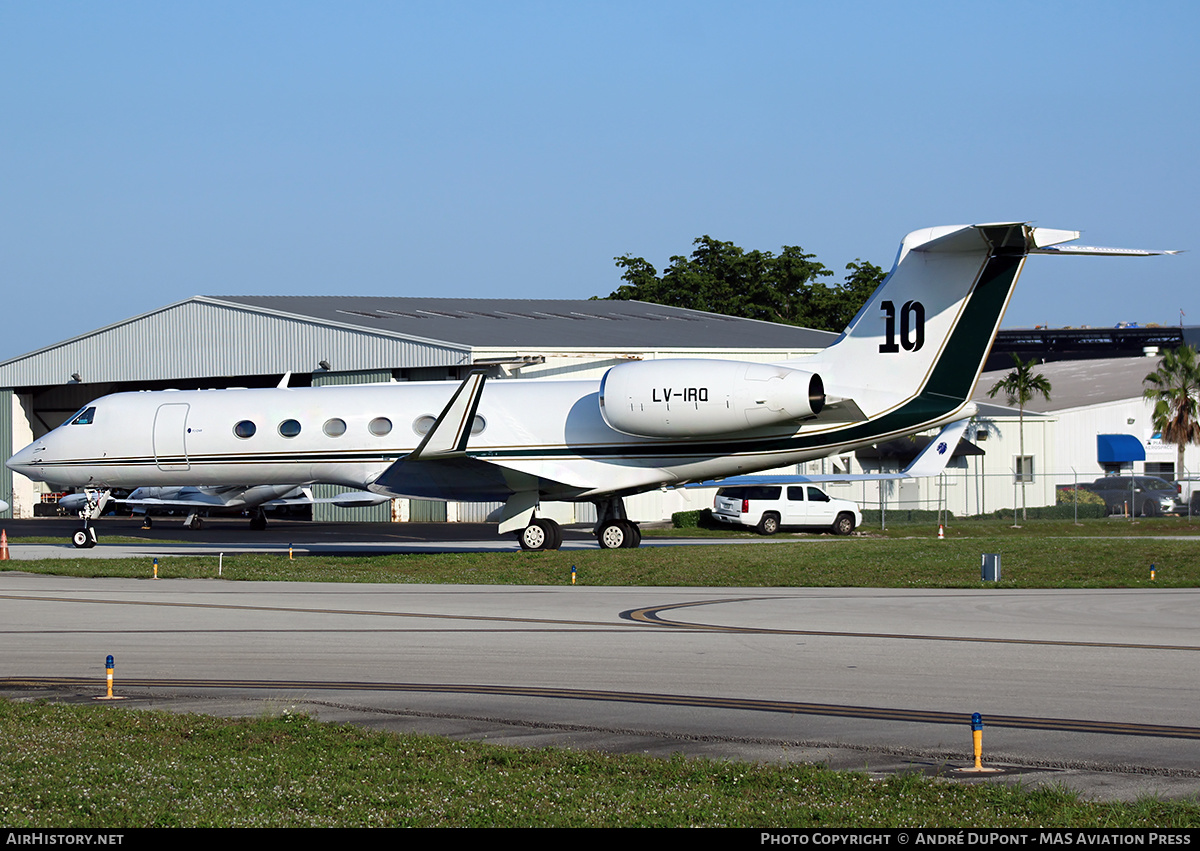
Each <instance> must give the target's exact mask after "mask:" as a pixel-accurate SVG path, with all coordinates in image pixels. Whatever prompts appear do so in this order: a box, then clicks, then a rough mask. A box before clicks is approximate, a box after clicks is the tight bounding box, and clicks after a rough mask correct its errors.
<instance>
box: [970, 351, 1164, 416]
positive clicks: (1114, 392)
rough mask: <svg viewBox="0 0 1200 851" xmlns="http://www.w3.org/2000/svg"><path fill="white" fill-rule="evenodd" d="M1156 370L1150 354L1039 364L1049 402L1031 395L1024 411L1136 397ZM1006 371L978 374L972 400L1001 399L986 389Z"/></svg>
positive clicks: (1155, 362)
mask: <svg viewBox="0 0 1200 851" xmlns="http://www.w3.org/2000/svg"><path fill="white" fill-rule="evenodd" d="M1156 369H1158V358H1153V357H1142V358H1105V359H1101V360H1073V361H1055V362H1053V363H1040V364H1038V365H1037V372H1040V373H1041V374H1042V375H1044V376H1046V380H1047V381H1049V382H1050V401H1049V402H1047V401H1046V399H1045V398H1044V397H1042V396H1035V397H1034V398H1033V399H1031V400H1030V401H1029V403H1028V404H1027V405H1026V406H1025V413H1026V414H1029V413H1030V412H1034V413H1042V414H1048V413H1054V412H1057V411H1066V410H1070V409H1072V408H1084V407H1087V406H1089V405H1103V404H1106V403H1108V402H1119V401H1121V400H1124V399H1140V398H1141V397H1142V391H1143V390H1144V389H1145V384H1144V383H1143V379H1145V377H1146V375H1147V374H1149V373H1151V372H1154V370H1156ZM1010 372H1012V370H1011V369H1002V370H997V371H995V372H985V373H984V374H983V375H982V376H980V379H979V385H978V386H977V387H976V388H975V395H974V397H973V398H974V400H975V402H976V403H977V404H978V403H982V402H993V403H995V402H1004V401H1005V399H1004V395H1003V393H997V394H996V398H995V399H992V398H991V397H989V396H988V395H987V391H989V390H991V389H992V387H994V386H995V384H996V382H997V381H1002V380H1003V379H1004V377H1005V376H1006V375H1008V373H1010ZM1014 410H1015V408H1014Z"/></svg>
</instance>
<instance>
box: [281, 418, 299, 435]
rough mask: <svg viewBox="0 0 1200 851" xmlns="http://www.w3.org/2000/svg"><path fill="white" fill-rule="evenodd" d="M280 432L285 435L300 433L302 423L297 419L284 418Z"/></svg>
mask: <svg viewBox="0 0 1200 851" xmlns="http://www.w3.org/2000/svg"><path fill="white" fill-rule="evenodd" d="M279 433H280V434H282V435H283V436H284V437H295V436H296V435H298V434H299V433H300V423H298V422H296V421H295V420H284V421H283V422H281V423H280V424H279Z"/></svg>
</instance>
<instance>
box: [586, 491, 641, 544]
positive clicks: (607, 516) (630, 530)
mask: <svg viewBox="0 0 1200 851" xmlns="http://www.w3.org/2000/svg"><path fill="white" fill-rule="evenodd" d="M595 505H596V518H597V519H596V526H595V528H594V529H593V530H592V531H593V532H595V534H596V540H597V541H599V542H600V549H602V550H618V549H635V548H637V547H638V545H640V544H641V543H642V530H641V529H639V528H638V525H637V524H636V523H634V522H633V521H632V520H630V519H629V518H628V517H627V516H626V514H625V500H623V499H621V497H619V496H614V497H610V498H609V499H604V500H599V501H597V502H596V503H595Z"/></svg>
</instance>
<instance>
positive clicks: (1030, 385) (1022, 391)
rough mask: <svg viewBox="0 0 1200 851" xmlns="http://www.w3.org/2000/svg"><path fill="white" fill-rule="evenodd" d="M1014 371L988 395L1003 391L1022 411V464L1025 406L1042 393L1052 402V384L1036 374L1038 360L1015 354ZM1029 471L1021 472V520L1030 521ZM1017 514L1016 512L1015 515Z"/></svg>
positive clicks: (1020, 418)
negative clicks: (1034, 396)
mask: <svg viewBox="0 0 1200 851" xmlns="http://www.w3.org/2000/svg"><path fill="white" fill-rule="evenodd" d="M1012 359H1013V370H1012V372H1010V373H1009V374H1008V375H1006V376H1005V377H1004V379H1003V380H1001V381H997V382H996V385H995V386H994V387H993V388H992V389H991V390H989V391H988V395H989V396H992V397H995V395H996V394H997V393H999V392H1000V391H1001V390H1003V391H1004V395H1005V396H1006V397H1007V398H1008V404H1010V405H1016V406H1017V409H1018V410H1019V411H1020V415H1019V418H1018V419H1019V424H1020V428H1019V430H1020V434H1021V456H1020V457H1021V463H1022V464H1024V463H1025V406H1026V405H1027V404H1029V400H1030V399H1032V398H1033V394H1035V393H1040V394H1041V395H1042V396H1045V397H1046V401H1047V402H1049V401H1050V382H1049V380H1047V378H1046V376H1044V375H1042V374H1041V373H1040V372H1034V371H1033V368H1034V367H1035V366H1037V360H1035V359H1034V358H1030V359H1029V360H1027V361H1023V360H1021V359H1020V358H1019V357H1017V355H1016V353H1015V352H1014V353H1013V356H1012ZM1028 472H1029V471H1028V470H1022V471H1021V477H1020V478H1021V519H1022V520H1028V519H1029V518H1028V515H1027V514H1026V512H1025V480H1026V478H1028V475H1027V474H1028ZM1015 513H1016V512H1015V511H1014V514H1015Z"/></svg>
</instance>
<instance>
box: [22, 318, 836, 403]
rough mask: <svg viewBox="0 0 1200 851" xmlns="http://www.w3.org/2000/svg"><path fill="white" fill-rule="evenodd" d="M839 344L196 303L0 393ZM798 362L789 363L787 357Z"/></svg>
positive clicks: (55, 358) (701, 326) (715, 326)
mask: <svg viewBox="0 0 1200 851" xmlns="http://www.w3.org/2000/svg"><path fill="white" fill-rule="evenodd" d="M836 338H837V335H836V334H831V333H828V332H825V331H813V330H811V329H808V328H798V327H795V326H790V325H776V324H774V323H771V322H761V321H758V320H753V319H740V318H736V317H731V316H721V315H718V314H714V313H705V312H703V311H697V310H685V309H682V308H675V307H663V306H661V305H656V304H647V303H645V302H634V301H599V300H598V301H569V300H532V299H440V298H398V297H375V296H195V297H193V298H190V299H187V300H185V301H181V302H176V303H175V304H170V305H167V306H165V307H161V308H158V309H157V310H153V311H150V312H149V313H144V314H142V315H140V316H134V317H131V318H130V319H126V320H123V321H121V322H117V323H115V324H113V325H109V326H107V327H104V328H99V329H97V330H95V331H90V332H88V333H87V334H82V335H80V336H78V337H74V338H72V339H70V340H65V341H63V342H60V343H55V344H53V345H50V346H47V347H46V348H44V349H39V350H38V351H34V352H30V353H28V354H24V355H20V356H18V357H15V358H12V359H10V360H8V361H5V362H3V363H0V387H34V386H50V385H59V384H63V383H64V382H67V381H68V379H70V380H71V381H74V382H75V383H80V382H87V383H103V382H152V381H174V380H177V379H179V378H181V377H194V378H206V377H217V376H264V375H278V374H281V373H283V372H285V371H292V372H295V373H308V372H312V371H313V370H314V368H316V365H317V364H318V362H320V361H326V362H330V363H333V364H335V367H334V369H336V370H339V371H354V370H360V371H368V370H379V369H396V368H406V369H407V368H427V367H448V366H461V365H464V364H470V363H471V362H472V360H473V358H474V357H475V356H476V355H475V353H476V352H478V351H479V350H490V351H495V350H497V349H498V350H501V351H505V350H524V351H525V352H527V353H529V352H533V353H537V352H539V351H555V350H559V351H562V350H574V351H583V352H595V351H611V350H617V351H621V352H647V353H649V352H662V351H667V352H671V351H679V350H686V349H695V350H702V351H719V350H736V351H747V350H755V349H763V350H768V351H772V350H774V351H782V352H785V353H791V352H804V351H816V350H819V349H822V348H825V347H826V346H828V345H829V344H830V343H832V342H833V341H834V340H835V339H836ZM784 356H789V355H786V354H785V355H784Z"/></svg>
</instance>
